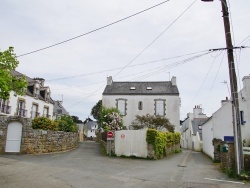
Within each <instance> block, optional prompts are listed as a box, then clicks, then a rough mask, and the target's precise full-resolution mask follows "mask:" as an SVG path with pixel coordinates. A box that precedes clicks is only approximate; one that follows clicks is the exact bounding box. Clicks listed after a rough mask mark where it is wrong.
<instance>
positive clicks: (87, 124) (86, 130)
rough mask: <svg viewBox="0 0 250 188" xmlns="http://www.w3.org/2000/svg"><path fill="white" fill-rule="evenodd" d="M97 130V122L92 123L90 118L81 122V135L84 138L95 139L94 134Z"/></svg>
mask: <svg viewBox="0 0 250 188" xmlns="http://www.w3.org/2000/svg"><path fill="white" fill-rule="evenodd" d="M97 130H98V122H97V121H93V120H92V119H90V118H87V119H86V120H85V121H84V122H83V134H84V135H85V137H86V138H88V139H89V138H90V139H92V138H96V132H97Z"/></svg>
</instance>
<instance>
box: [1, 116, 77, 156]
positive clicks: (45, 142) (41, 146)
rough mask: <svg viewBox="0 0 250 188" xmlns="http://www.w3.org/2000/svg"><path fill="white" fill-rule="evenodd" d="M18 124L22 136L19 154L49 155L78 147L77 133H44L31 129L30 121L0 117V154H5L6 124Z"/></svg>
mask: <svg viewBox="0 0 250 188" xmlns="http://www.w3.org/2000/svg"><path fill="white" fill-rule="evenodd" d="M11 122H20V123H21V124H22V133H21V134H22V136H21V144H20V152H19V153H23V154H26V153H27V154H29V153H30V154H36V153H50V152H59V151H66V150H70V149H73V148H76V147H77V145H78V139H79V136H78V133H77V132H63V131H45V130H34V129H32V125H31V120H30V119H28V118H22V117H18V116H14V117H13V116H11V117H0V153H5V146H6V139H7V131H8V124H9V123H11Z"/></svg>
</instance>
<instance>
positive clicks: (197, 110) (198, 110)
mask: <svg viewBox="0 0 250 188" xmlns="http://www.w3.org/2000/svg"><path fill="white" fill-rule="evenodd" d="M193 113H194V118H200V115H202V114H203V113H202V108H201V107H200V106H199V105H195V107H194V109H193Z"/></svg>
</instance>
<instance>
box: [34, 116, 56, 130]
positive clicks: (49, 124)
mask: <svg viewBox="0 0 250 188" xmlns="http://www.w3.org/2000/svg"><path fill="white" fill-rule="evenodd" d="M32 128H33V129H43V130H53V131H57V130H58V124H57V123H56V122H55V121H52V120H51V119H49V118H46V117H37V118H35V119H33V120H32Z"/></svg>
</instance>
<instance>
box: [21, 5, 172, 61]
mask: <svg viewBox="0 0 250 188" xmlns="http://www.w3.org/2000/svg"><path fill="white" fill-rule="evenodd" d="M168 1H170V0H167V1H163V2H161V3H159V4H156V5H154V6H152V7H149V8H147V9H144V10H142V11H140V12H137V13H135V14H132V15H130V16H127V17H125V18H122V19H120V20H117V21H115V22H112V23H110V24H107V25H104V26H102V27H99V28H97V29H94V30H92V31H89V32H87V33H83V34H81V35H78V36H75V37H72V38H70V39H67V40H64V41H62V42H58V43H56V44H52V45H50V46H46V47H44V48H40V49H38V50H34V51H31V52H28V53H24V54H21V55H18V56H17V57H22V56H26V55H29V54H33V53H36V52H39V51H42V50H46V49H48V48H52V47H54V46H58V45H60V44H63V43H66V42H69V41H72V40H75V39H77V38H80V37H83V36H86V35H88V34H91V33H94V32H96V31H99V30H101V29H104V28H106V27H109V26H112V25H114V24H117V23H119V22H122V21H124V20H127V19H129V18H131V17H134V16H136V15H138V14H141V13H143V12H146V11H148V10H151V9H153V8H155V7H158V6H160V5H162V4H164V3H166V2H168Z"/></svg>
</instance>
